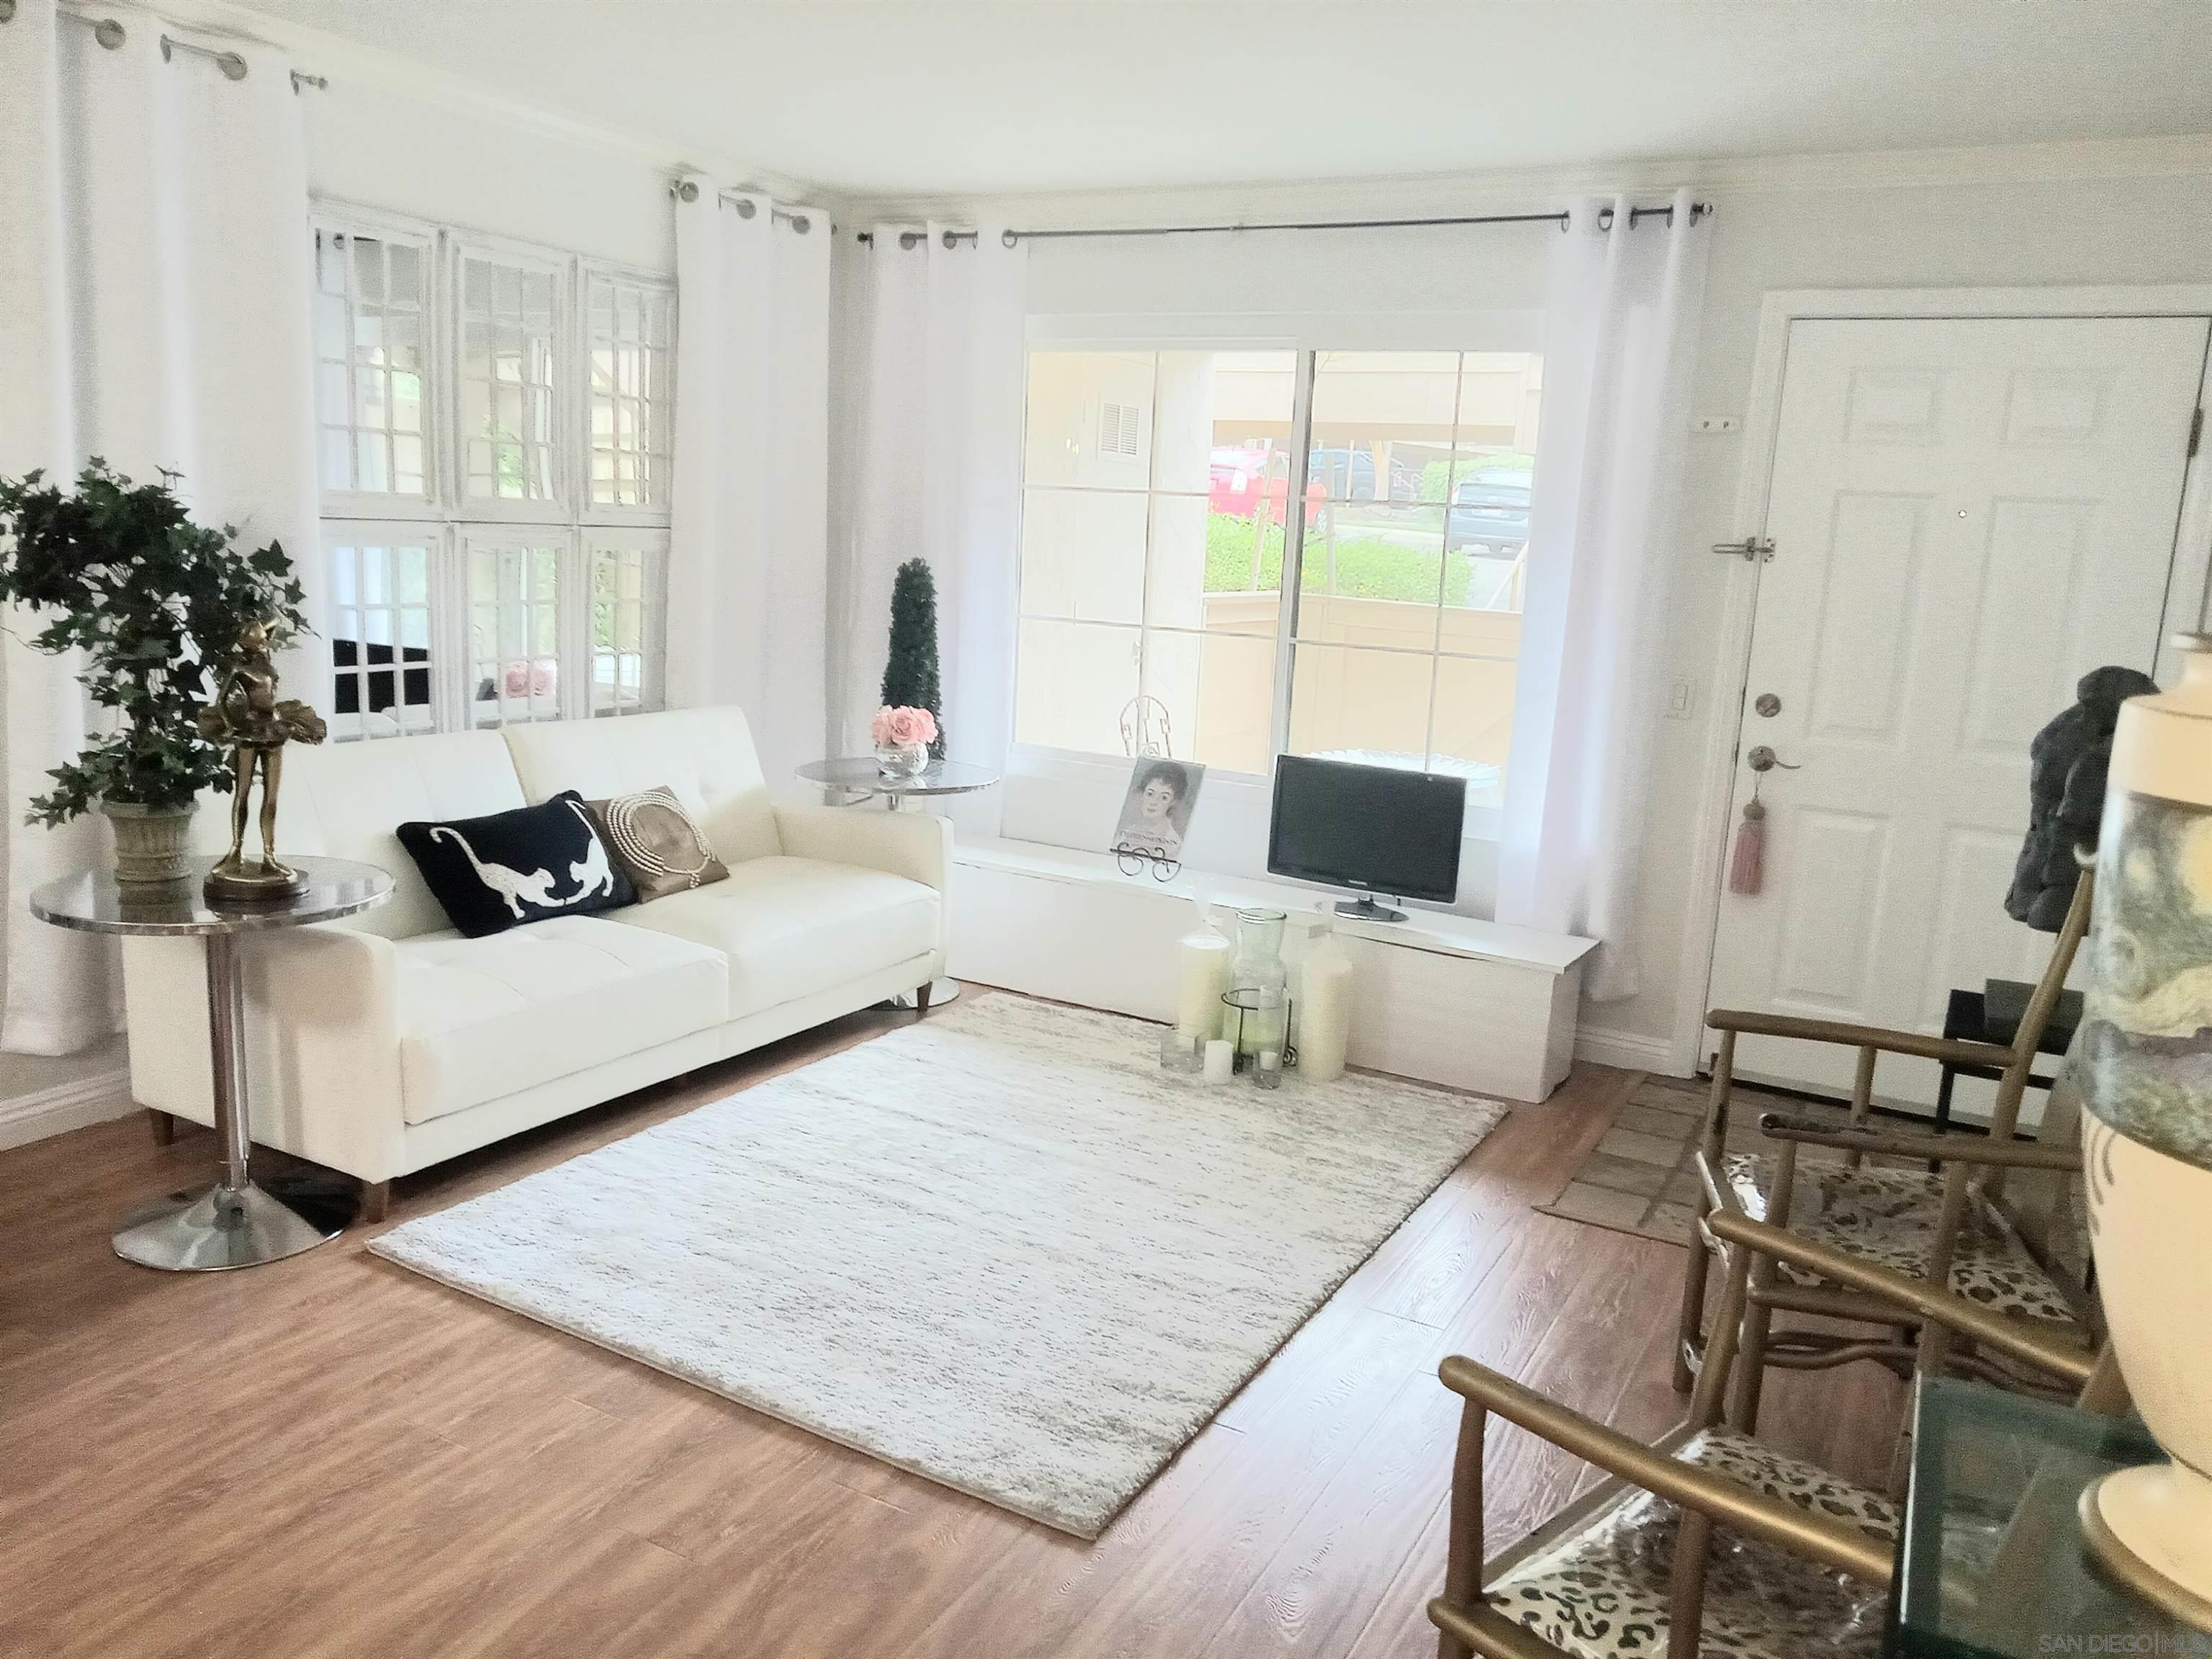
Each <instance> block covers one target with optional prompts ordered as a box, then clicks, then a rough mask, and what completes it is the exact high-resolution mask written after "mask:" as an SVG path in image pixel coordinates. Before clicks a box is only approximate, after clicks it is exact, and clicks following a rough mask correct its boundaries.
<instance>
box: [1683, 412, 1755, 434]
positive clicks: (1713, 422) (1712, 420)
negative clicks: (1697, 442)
mask: <svg viewBox="0 0 2212 1659" xmlns="http://www.w3.org/2000/svg"><path fill="white" fill-rule="evenodd" d="M1741 424H1742V422H1740V421H1738V420H1737V419H1736V417H1735V416H1733V415H1697V416H1692V417H1691V420H1690V430H1691V431H1692V432H1733V431H1735V429H1736V428H1737V427H1739V426H1740V425H1741Z"/></svg>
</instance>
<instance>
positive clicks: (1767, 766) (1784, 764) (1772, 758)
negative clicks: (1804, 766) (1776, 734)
mask: <svg viewBox="0 0 2212 1659" xmlns="http://www.w3.org/2000/svg"><path fill="white" fill-rule="evenodd" d="M1743 761H1744V764H1745V765H1747V766H1748V767H1749V768H1751V769H1752V770H1753V771H1754V772H1771V771H1772V770H1773V769H1775V768H1776V767H1780V768H1781V769H1783V770H1784V771H1785V772H1795V771H1796V770H1797V769H1798V768H1797V767H1796V765H1795V764H1794V763H1791V762H1789V761H1786V760H1783V759H1781V758H1780V757H1778V756H1777V755H1776V754H1775V752H1774V751H1773V750H1771V749H1770V748H1768V747H1767V746H1766V745H1765V744H1763V743H1762V744H1759V746H1758V747H1757V748H1755V749H1753V750H1752V751H1751V752H1750V753H1749V754H1748V755H1746V756H1745V757H1743Z"/></svg>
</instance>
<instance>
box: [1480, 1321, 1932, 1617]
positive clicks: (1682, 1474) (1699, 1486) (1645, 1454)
mask: <svg viewBox="0 0 2212 1659" xmlns="http://www.w3.org/2000/svg"><path fill="white" fill-rule="evenodd" d="M1437 1375H1438V1376H1441V1377H1443V1382H1444V1386H1445V1387H1446V1388H1448V1389H1451V1390H1452V1392H1453V1393H1455V1394H1457V1395H1462V1396H1463V1397H1464V1398H1466V1399H1468V1400H1470V1401H1474V1403H1475V1404H1476V1405H1478V1406H1480V1407H1483V1408H1484V1409H1485V1410H1486V1411H1492V1412H1495V1413H1498V1416H1500V1417H1502V1418H1504V1419H1505V1420H1506V1421H1507V1422H1509V1423H1515V1424H1517V1425H1520V1426H1521V1427H1522V1428H1524V1429H1526V1430H1528V1432H1529V1433H1531V1434H1533V1435H1536V1436H1538V1437H1540V1438H1542V1439H1545V1440H1548V1441H1550V1442H1551V1443H1553V1445H1555V1446H1559V1447H1561V1448H1563V1449H1565V1450H1567V1451H1569V1452H1571V1453H1573V1454H1574V1455H1576V1456H1577V1457H1579V1458H1581V1459H1582V1460H1583V1462H1586V1463H1589V1464H1592V1465H1594V1466H1595V1467H1596V1468H1601V1469H1603V1470H1605V1471H1607V1473H1608V1474H1615V1475H1618V1476H1620V1478H1621V1479H1622V1480H1626V1481H1629V1482H1632V1484H1634V1485H1636V1486H1641V1487H1642V1488H1643V1489H1644V1491H1646V1492H1652V1493H1656V1495H1657V1496H1659V1497H1661V1498H1667V1499H1669V1500H1670V1501H1672V1502H1674V1503H1676V1504H1681V1505H1682V1506H1683V1507H1684V1508H1686V1509H1692V1510H1697V1511H1699V1513H1700V1514H1703V1515H1708V1516H1712V1517H1713V1518H1714V1519H1715V1520H1717V1521H1722V1522H1726V1523H1727V1524H1728V1525H1729V1526H1731V1527H1733V1528H1735V1529H1736V1530H1737V1531H1739V1532H1746V1533H1749V1534H1752V1535H1753V1537H1756V1538H1761V1539H1764V1540H1765V1541H1767V1542H1768V1543H1771V1544H1776V1545H1779V1546H1780V1547H1783V1548H1784V1549H1788V1550H1794V1551H1796V1553H1798V1554H1800V1555H1807V1556H1810V1557H1812V1558H1813V1559H1814V1560H1816V1561H1819V1562H1820V1563H1821V1564H1822V1565H1825V1566H1828V1567H1832V1568H1833V1569H1835V1570H1836V1571H1838V1572H1848V1573H1850V1574H1852V1575H1853V1576H1854V1577H1859V1578H1863V1579H1865V1580H1867V1581H1868V1582H1869V1583H1875V1584H1887V1583H1889V1579H1890V1572H1891V1568H1892V1550H1891V1547H1890V1546H1889V1545H1887V1544H1885V1543H1883V1542H1882V1541H1881V1540H1879V1539H1877V1538H1875V1537H1874V1536H1872V1535H1871V1534H1868V1533H1863V1532H1861V1531H1860V1530H1859V1529H1858V1528H1857V1527H1853V1526H1849V1525H1846V1524H1845V1523H1844V1522H1841V1521H1835V1520H1831V1519H1830V1518H1829V1517H1828V1516H1824V1515H1819V1514H1816V1513H1814V1511H1812V1510H1801V1509H1799V1508H1797V1507H1796V1505H1795V1504H1787V1503H1784V1501H1783V1500H1782V1499H1781V1498H1769V1497H1768V1496H1767V1495H1766V1494H1765V1493H1764V1492H1755V1491H1753V1489H1751V1488H1750V1487H1748V1486H1742V1485H1741V1484H1739V1483H1738V1482H1736V1481H1735V1480H1730V1479H1729V1477H1728V1476H1726V1475H1724V1474H1720V1473H1719V1472H1718V1471H1717V1470H1713V1469H1709V1468H1701V1467H1699V1465H1697V1464H1695V1463H1686V1462H1682V1461H1681V1460H1680V1459H1679V1458H1675V1457H1671V1456H1669V1455H1668V1454H1666V1453H1665V1452H1661V1451H1654V1450H1652V1449H1651V1448H1650V1447H1649V1446H1646V1445H1644V1444H1643V1443H1640V1442H1638V1441H1636V1440H1632V1439H1631V1438H1630V1437H1628V1436H1626V1435H1625V1434H1622V1433H1621V1432H1620V1431H1619V1430H1617V1429H1609V1428H1607V1427H1606V1426H1605V1425H1603V1424H1602V1423H1598V1422H1595V1421H1593V1420H1592V1419H1589V1418H1587V1417H1585V1416H1583V1414H1582V1413H1580V1412H1577V1411H1574V1410H1572V1409H1571V1408H1570V1407H1565V1406H1562V1405H1560V1404H1559V1403H1558V1402H1557V1401H1552V1400H1547V1399H1546V1398H1545V1397H1544V1396H1543V1395H1540V1394H1538V1393H1536V1392H1535V1391H1534V1389H1525V1388H1523V1387H1522V1386H1521V1384H1519V1383H1516V1382H1514V1381H1512V1380H1511V1379H1510V1377H1504V1376H1499V1375H1498V1373H1497V1372H1496V1371H1493V1370H1490V1369H1489V1368H1488V1367H1487V1366H1485V1365H1479V1364H1476V1363H1475V1362H1474V1360H1472V1359H1468V1358H1465V1357H1464V1356H1462V1355H1460V1354H1453V1355H1452V1356H1451V1357H1450V1358H1447V1359H1446V1360H1445V1361H1444V1362H1443V1364H1442V1365H1441V1366H1439V1367H1438V1368H1437Z"/></svg>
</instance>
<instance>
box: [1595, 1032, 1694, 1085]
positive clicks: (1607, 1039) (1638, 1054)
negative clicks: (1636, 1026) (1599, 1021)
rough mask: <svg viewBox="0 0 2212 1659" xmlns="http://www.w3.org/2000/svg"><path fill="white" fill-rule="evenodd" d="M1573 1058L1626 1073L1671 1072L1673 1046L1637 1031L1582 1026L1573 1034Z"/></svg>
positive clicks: (1672, 1068)
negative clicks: (1607, 1029)
mask: <svg viewBox="0 0 2212 1659" xmlns="http://www.w3.org/2000/svg"><path fill="white" fill-rule="evenodd" d="M1575 1058H1576V1059H1577V1060H1588V1061H1589V1062H1590V1064H1592V1065H1593V1066H1620V1068H1621V1069H1622V1070H1623V1071H1627V1072H1658V1073H1662V1074H1663V1075H1669V1076H1671V1075H1674V1044H1673V1043H1672V1042H1669V1041H1668V1039H1667V1038H1665V1037H1656V1036H1644V1034H1643V1033H1642V1032H1641V1031H1604V1030H1595V1029H1594V1028H1592V1027H1590V1026H1588V1025H1585V1026H1583V1027H1582V1029H1581V1030H1577V1032H1576V1033H1575Z"/></svg>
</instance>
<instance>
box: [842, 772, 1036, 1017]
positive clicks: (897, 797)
mask: <svg viewBox="0 0 2212 1659" xmlns="http://www.w3.org/2000/svg"><path fill="white" fill-rule="evenodd" d="M798 772H799V776H800V777H802V778H804V779H805V780H806V781H807V782H809V783H817V784H819V785H821V786H822V790H823V794H824V795H826V796H828V797H829V798H830V799H832V801H833V803H834V804H836V805H847V806H852V805H859V804H860V802H861V801H864V800H867V799H871V798H872V797H880V798H881V799H882V800H883V803H884V811H890V812H897V811H903V810H904V809H905V806H906V803H907V800H908V798H909V797H914V798H916V799H927V798H928V797H930V796H933V795H970V794H973V793H975V792H976V791H977V790H979V789H988V788H989V787H991V786H992V785H993V784H994V783H997V782H999V781H1000V776H999V774H998V773H996V772H994V771H993V770H992V769H990V768H989V767H987V766H976V765H974V764H972V763H969V762H967V761H953V760H941V761H932V762H930V763H929V764H928V765H927V766H925V767H923V768H922V769H921V771H919V772H917V773H915V775H913V776H912V777H904V778H890V777H885V776H884V775H883V773H882V772H881V771H879V770H878V769H877V766H876V757H874V756H872V755H840V756H836V757H832V758H830V759H829V760H818V761H809V762H807V763H806V764H805V765H804V766H802V767H800V768H799V769H798ZM839 795H842V796H843V797H844V799H843V800H842V802H840V801H836V797H837V796H839ZM959 994H960V985H959V981H957V980H950V979H937V980H932V981H930V985H929V1006H931V1007H933V1008H934V1007H937V1006H939V1005H940V1004H943V1003H947V1002H951V1000H953V999H954V998H956V997H957V996H958V995H959ZM876 1006H878V1007H879V1008H912V1007H914V1006H916V1003H915V995H914V993H912V992H911V991H902V992H900V993H899V994H898V995H896V996H895V997H893V998H892V999H891V1000H890V1001H888V1002H882V1003H878V1004H877V1005H876Z"/></svg>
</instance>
